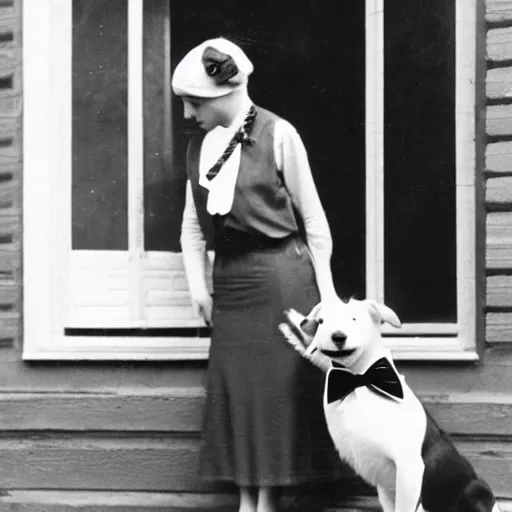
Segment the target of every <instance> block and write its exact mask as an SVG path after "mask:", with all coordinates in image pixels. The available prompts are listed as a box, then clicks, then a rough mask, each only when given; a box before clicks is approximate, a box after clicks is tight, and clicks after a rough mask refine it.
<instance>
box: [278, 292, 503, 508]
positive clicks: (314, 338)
mask: <svg viewBox="0 0 512 512" xmlns="http://www.w3.org/2000/svg"><path fill="white" fill-rule="evenodd" d="M286 316H287V321H288V323H283V324H281V325H280V326H279V327H280V329H281V331H282V332H283V334H284V335H285V337H286V339H287V341H288V343H290V344H291V345H292V346H293V347H294V348H295V349H296V350H297V351H298V352H299V353H300V354H301V355H302V356H304V357H306V358H307V359H309V360H310V361H311V362H312V363H313V364H315V365H317V366H318V367H320V368H322V369H323V370H324V371H325V372H327V377H326V384H325V391H324V412H325V417H326V421H327V426H328V429H329V433H330V435H331V437H332V439H333V441H334V444H335V445H336V448H337V449H338V452H339V454H340V457H341V458H342V460H344V461H346V462H347V463H348V464H349V465H350V466H351V467H352V468H353V469H354V470H355V472H356V473H357V474H359V475H360V476H361V477H362V478H363V479H364V480H366V481H367V482H368V483H370V484H371V485H373V486H374V487H376V488H377V493H378V497H379V502H380V504H381V506H382V508H383V509H384V512H393V511H395V512H415V511H418V510H419V511H421V510H425V511H427V512H473V511H474V512H477V511H478V512H491V511H493V512H496V511H497V510H498V507H497V503H496V499H495V497H494V495H493V493H492V491H491V489H490V488H489V486H488V485H487V484H486V483H485V482H484V481H483V480H481V479H480V478H478V477H477V475H476V473H475V471H474V469H473V467H472V466H471V464H470V463H469V461H468V460H467V459H465V458H464V457H463V456H462V455H461V454H460V453H458V452H457V450H456V449H455V447H454V445H453V444H452V442H451V441H450V440H449V438H448V436H447V435H446V433H445V432H443V431H442V430H441V429H440V428H439V426H438V425H437V424H436V423H435V422H434V420H433V419H432V417H431V416H430V415H429V414H428V413H427V412H426V411H425V409H424V407H423V405H422V404H421V403H420V401H419V400H418V398H417V397H416V396H415V395H414V393H413V392H412V391H411V389H410V388H409V386H408V385H407V384H406V383H405V380H404V378H403V377H402V376H401V375H399V374H398V372H397V370H396V367H395V365H394V363H393V360H392V357H391V353H390V351H389V350H387V349H386V348H385V347H384V346H383V344H382V341H381V332H380V324H381V323H382V322H388V323H390V324H391V325H393V326H394V327H400V320H399V319H398V317H397V315H396V314H395V313H394V312H393V311H392V310H391V309H390V308H388V307H387V306H384V305H383V304H378V303H376V302H375V301H370V300H364V301H358V300H350V301H349V302H347V303H344V302H342V301H341V300H340V301H335V302H333V303H331V304H319V305H317V306H316V307H315V308H314V309H313V310H312V311H311V312H310V313H309V315H308V316H307V317H304V316H303V315H301V314H300V313H298V312H296V311H294V310H290V311H288V312H287V313H286Z"/></svg>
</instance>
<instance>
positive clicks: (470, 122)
mask: <svg viewBox="0 0 512 512" xmlns="http://www.w3.org/2000/svg"><path fill="white" fill-rule="evenodd" d="M235 4H236V2H233V1H232V0H219V1H218V2H215V3H211V5H210V4H204V3H201V5H200V6H199V3H198V2H196V0H193V1H190V2H177V1H176V2H175V1H173V0H130V2H128V1H127V0H108V1H107V0H72V1H70V0H44V1H42V0H25V6H26V8H25V9H24V30H25V34H30V37H26V38H25V40H24V50H23V51H24V94H25V108H24V115H25V123H24V139H25V141H24V148H25V155H24V169H25V174H24V212H25V214H24V258H25V274H24V275H25V288H24V298H25V347H24V357H25V358H26V359H118V358H119V359H183V358H194V359H195V358H204V357H206V356H207V351H208V337H207V336H208V333H207V331H206V330H205V329H204V326H203V324H202V322H201V321H200V319H198V318H196V317H194V315H193V313H192V310H191V307H190V303H189V296H188V291H187V287H186V280H185V276H184V273H183V266H182V261H181V253H180V246H179V226H180V223H181V212H182V208H183V196H184V185H185V179H186V178H185V162H184V157H185V149H186V144H187V141H188V138H189V136H190V129H189V126H188V125H187V123H186V122H185V121H184V120H183V119H182V112H181V105H180V102H179V101H177V100H176V98H173V97H172V95H171V91H170V76H171V73H172V70H173V66H174V65H175V64H176V63H177V62H178V61H179V60H180V59H181V57H182V56H183V55H184V54H185V52H186V51H188V50H189V49H190V48H191V47H192V46H194V45H195V44H198V43H199V42H201V41H202V40H203V39H205V38H207V37H216V36H218V35H224V36H226V37H230V38H232V39H233V40H235V41H236V42H238V43H239V44H240V45H241V46H243V47H244V48H245V49H246V51H247V53H248V54H249V56H250V57H251V59H252V60H253V62H254V64H255V69H256V71H255V74H254V77H253V80H252V81H251V86H250V87H251V95H252V97H253V99H254V100H255V102H256V103H258V104H261V105H263V106H265V107H266V108H269V109H271V110H273V111H275V112H277V113H278V114H280V115H282V116H283V117H284V118H287V119H289V120H290V121H291V122H292V123H293V124H294V125H295V126H296V127H297V128H298V130H299V132H300V133H301V135H302V137H303V138H304V140H305V142H306V146H307V148H308V152H309V156H310V160H311V164H312V168H313V171H314V173H315V179H316V182H317V185H318V188H319V193H320V195H321V197H322V200H323V202H324V205H325V208H326V211H327V215H328V217H329V221H330V224H331V229H332V232H333V238H334V242H335V251H334V256H333V273H334V276H335V281H336V285H337V288H338V291H339V293H340V295H352V294H356V295H361V296H370V297H374V298H378V299H380V300H384V301H385V302H386V303H387V304H388V305H390V306H391V307H393V308H394V309H395V310H396V311H397V313H398V314H399V316H400V317H401V318H402V320H403V321H404V327H403V328H402V329H401V330H400V331H396V332H395V331H394V330H392V329H388V328H386V332H385V333H386V337H387V343H388V344H389V346H390V347H391V348H392V349H393V350H394V352H395V354H396V356H397V357H399V358H400V357H402V358H430V359H436V358H446V359H473V358H475V357H476V355H475V351H474V348H475V328H474V324H475V298H474V288H475V286H474V281H475V275H474V273H475V270H474V253H475V247H474V245H475V241H474V235H475V227H474V218H473V217H474V201H475V193H474V173H475V169H474V165H475V164H474V162H475V159H474V153H475V148H474V108H475V100H474V91H473V87H474V68H475V62H474V60H475V56H476V55H475V52H476V49H475V44H474V41H475V37H476V36H475V23H476V22H475V12H476V6H475V1H474V0H471V1H467V0H444V1H443V2H439V3H438V4H436V6H432V5H431V3H429V2H428V1H427V0H421V1H419V2H415V3H414V5H409V4H410V3H408V2H406V1H405V0H400V1H397V2H394V3H393V2H389V3H386V5H385V8H384V3H383V0H366V5H365V3H364V2H341V3H340V2H337V1H336V0H324V1H322V2H316V3H315V5H313V4H311V5H310V6H304V7H301V9H297V8H296V5H295V4H294V3H293V0H286V1H283V2H271V1H270V0H269V1H268V2H260V3H258V4H257V5H256V4H255V5H254V6H253V7H252V8H249V7H247V8H245V7H244V8H243V9H240V8H236V5H235ZM252 9H253V10H252ZM341 11H342V12H341ZM290 17H293V23H286V24H283V23H282V20H283V19H288V18H290ZM249 28H250V30H249ZM458 41H464V44H457V42H458ZM42 56H44V58H42ZM440 219H442V222H441V221H440ZM462 299H463V300H462Z"/></svg>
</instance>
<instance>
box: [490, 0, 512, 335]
mask: <svg viewBox="0 0 512 512" xmlns="http://www.w3.org/2000/svg"><path fill="white" fill-rule="evenodd" d="M486 19H487V22H488V30H487V51H486V55H487V63H488V66H487V78H486V94H487V100H488V105H487V109H486V110H487V112H486V128H487V136H488V144H487V147H486V152H485V168H486V175H487V181H486V193H485V200H486V204H487V211H488V213H487V222H486V228H487V236H486V266H487V294H486V308H487V314H486V340H487V342H488V343H492V344H507V345H508V344H511V343H512V158H511V156H512V154H511V153H512V141H511V136H512V104H511V98H512V1H510V0H487V2H486Z"/></svg>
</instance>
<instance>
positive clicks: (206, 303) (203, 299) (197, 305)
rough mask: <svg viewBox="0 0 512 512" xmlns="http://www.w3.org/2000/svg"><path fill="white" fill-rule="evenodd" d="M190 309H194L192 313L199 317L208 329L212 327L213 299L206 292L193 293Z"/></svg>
mask: <svg viewBox="0 0 512 512" xmlns="http://www.w3.org/2000/svg"><path fill="white" fill-rule="evenodd" d="M192 307H193V308H194V313H195V314H196V315H197V316H200V317H201V318H202V319H203V320H204V321H205V323H206V325H207V326H208V327H210V326H211V325H212V309H213V299H212V296H211V295H210V294H209V292H208V291H207V290H206V291H204V292H201V293H195V294H194V295H193V296H192Z"/></svg>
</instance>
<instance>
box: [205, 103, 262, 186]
mask: <svg viewBox="0 0 512 512" xmlns="http://www.w3.org/2000/svg"><path fill="white" fill-rule="evenodd" d="M256 115H257V112H256V109H255V108H254V105H252V106H251V108H250V109H249V112H248V113H247V115H246V116H245V119H244V122H243V124H242V126H240V128H238V130H237V131H236V133H235V135H233V138H232V139H231V140H230V141H229V144H228V145H227V147H226V149H225V150H224V152H223V153H222V155H221V156H220V158H219V159H218V160H217V162H215V164H214V165H213V167H212V168H211V169H210V170H209V171H208V172H207V173H206V178H207V179H209V180H210V181H211V180H213V178H215V176H217V174H219V171H220V170H221V168H222V166H223V165H224V162H226V160H227V159H228V158H229V157H230V156H231V154H232V153H233V151H234V150H235V148H236V147H237V146H238V144H249V145H252V144H254V140H253V139H251V138H250V137H249V135H250V133H251V130H252V125H253V124H254V119H255V118H256Z"/></svg>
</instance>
